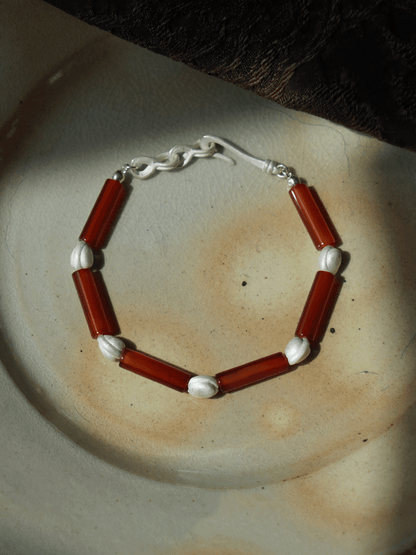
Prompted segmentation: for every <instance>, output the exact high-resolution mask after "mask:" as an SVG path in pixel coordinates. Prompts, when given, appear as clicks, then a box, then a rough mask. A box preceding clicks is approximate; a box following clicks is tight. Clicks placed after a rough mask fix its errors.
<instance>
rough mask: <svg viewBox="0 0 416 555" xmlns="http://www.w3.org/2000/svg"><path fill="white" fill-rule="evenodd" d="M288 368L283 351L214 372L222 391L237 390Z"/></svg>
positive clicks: (283, 371)
mask: <svg viewBox="0 0 416 555" xmlns="http://www.w3.org/2000/svg"><path fill="white" fill-rule="evenodd" d="M288 370H289V363H288V361H287V358H286V357H285V355H284V354H283V353H276V354H274V355H270V356H268V357H264V358H260V359H258V360H254V361H253V362H249V363H247V364H243V365H242V366H237V367H236V368H231V370H226V371H225V372H220V373H219V374H216V375H215V377H216V378H217V381H218V385H219V387H220V390H221V391H222V392H223V393H229V392H230V391H237V390H239V389H243V388H245V387H248V386H249V385H254V384H256V383H259V382H263V381H265V380H269V379H270V378H275V377H276V376H279V375H280V374H284V373H285V372H287V371H288Z"/></svg>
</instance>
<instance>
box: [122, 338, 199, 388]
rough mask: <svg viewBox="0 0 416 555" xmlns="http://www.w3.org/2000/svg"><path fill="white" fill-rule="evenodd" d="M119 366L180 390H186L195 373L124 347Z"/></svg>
mask: <svg viewBox="0 0 416 555" xmlns="http://www.w3.org/2000/svg"><path fill="white" fill-rule="evenodd" d="M119 366H121V368H124V369H125V370H130V372H134V373H135V374H138V375H139V376H143V377H144V378H148V379H149V380H153V381H154V382H158V383H160V384H163V385H166V386H167V387H171V388H172V389H176V391H181V392H183V391H187V389H188V382H189V380H190V379H191V378H192V376H194V375H195V374H192V372H188V371H187V370H182V368H177V367H176V366H172V365H170V364H166V362H162V361H161V360H158V359H157V358H153V357H150V356H149V355H145V354H144V353H141V352H140V351H135V350H133V349H128V348H126V349H124V350H123V352H122V353H121V357H120V363H119Z"/></svg>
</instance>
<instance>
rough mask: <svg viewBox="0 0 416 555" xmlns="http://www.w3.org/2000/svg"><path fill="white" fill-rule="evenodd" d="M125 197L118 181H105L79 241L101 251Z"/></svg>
mask: <svg viewBox="0 0 416 555" xmlns="http://www.w3.org/2000/svg"><path fill="white" fill-rule="evenodd" d="M125 196H126V189H125V187H124V186H123V184H122V183H120V181H116V180H115V179H107V181H106V182H105V183H104V186H103V188H102V189H101V193H100V194H99V196H98V198H97V201H96V203H95V204H94V207H93V209H92V210H91V214H90V215H89V217H88V220H87V222H86V224H85V226H84V229H83V230H82V233H81V235H80V236H79V240H80V241H85V242H86V243H88V245H89V246H90V247H91V248H92V249H101V248H102V247H103V246H104V245H105V243H106V242H107V239H108V237H109V235H110V232H111V228H112V226H113V224H114V220H115V219H116V217H117V214H118V212H119V210H120V208H121V205H122V203H123V200H124V197H125Z"/></svg>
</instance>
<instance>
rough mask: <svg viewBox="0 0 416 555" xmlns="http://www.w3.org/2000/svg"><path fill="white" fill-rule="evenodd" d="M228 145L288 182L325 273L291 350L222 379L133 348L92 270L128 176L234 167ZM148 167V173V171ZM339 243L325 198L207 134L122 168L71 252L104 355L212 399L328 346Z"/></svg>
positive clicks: (109, 182)
mask: <svg viewBox="0 0 416 555" xmlns="http://www.w3.org/2000/svg"><path fill="white" fill-rule="evenodd" d="M217 145H221V146H223V147H225V148H227V149H229V150H231V151H232V152H233V153H234V154H237V155H238V156H240V157H241V158H243V159H244V160H246V161H247V162H249V163H252V164H254V165H256V166H257V167H259V168H260V169H262V170H263V171H265V172H266V173H267V174H269V175H275V176H277V177H279V178H285V179H287V180H288V191H289V196H290V198H291V199H292V201H293V203H294V205H295V207H296V209H297V211H298V213H299V215H300V217H301V220H302V221H303V223H304V225H305V227H306V230H307V232H308V233H309V235H310V237H311V239H312V242H313V244H314V246H315V248H316V249H317V250H318V251H320V255H319V268H320V270H319V271H318V272H317V273H316V275H315V279H314V282H313V284H312V287H311V290H310V292H309V295H308V297H307V300H306V303H305V306H304V309H303V312H302V315H301V317H300V319H299V323H298V326H297V328H296V331H295V336H294V338H293V339H292V340H291V341H289V343H288V345H287V346H286V349H285V352H284V353H282V352H279V353H276V354H273V355H270V356H267V357H264V358H261V359H258V360H255V361H252V362H249V363H247V364H243V365H241V366H238V367H236V368H231V369H230V370H226V371H225V372H220V373H218V374H216V375H215V376H200V375H195V374H193V373H192V372H189V371H187V370H184V369H182V368H178V367H176V366H174V365H170V364H168V363H166V362H163V361H161V360H158V359H157V358H154V357H152V356H150V355H148V354H145V353H142V352H141V351H137V350H134V349H129V348H127V347H126V345H125V344H124V342H123V341H122V340H121V339H120V338H118V337H116V336H117V335H119V333H120V328H119V325H118V322H117V317H116V315H115V312H114V310H113V307H112V304H111V301H110V298H109V295H108V293H107V289H106V287H105V284H104V280H103V278H102V273H101V272H100V271H99V270H93V269H92V267H93V265H94V252H93V251H94V250H100V249H102V248H104V247H105V245H106V244H107V241H108V239H109V236H110V233H111V230H112V227H113V225H114V222H115V219H116V217H117V215H118V213H119V211H120V208H121V206H122V204H123V202H124V199H125V197H126V188H125V186H124V185H123V181H124V178H125V175H126V174H127V173H130V174H131V175H132V176H133V177H136V178H139V179H146V178H147V177H149V176H150V175H152V174H153V173H154V172H155V171H158V170H171V169H174V168H179V167H183V166H186V165H187V164H188V163H189V162H190V160H191V159H192V158H193V157H207V156H213V157H216V158H220V159H222V160H225V161H227V162H231V163H233V161H232V160H231V159H230V158H228V157H227V156H224V155H223V154H220V153H218V152H217V149H216V146H217ZM143 166H145V167H144V169H143ZM338 244H339V238H338V236H337V233H336V231H335V230H334V228H333V226H332V222H331V221H330V220H329V217H328V216H327V214H326V212H325V210H324V208H323V206H321V205H320V202H319V199H317V197H316V195H314V194H313V191H312V190H311V189H310V188H309V187H308V186H307V185H306V184H305V183H300V182H299V180H298V179H297V178H296V177H295V176H294V175H293V174H292V173H291V172H290V171H289V169H288V168H287V167H286V166H284V165H283V164H277V163H276V162H273V161H270V160H260V159H257V158H254V157H252V156H249V155H247V154H246V153H243V152H242V151H241V150H240V149H237V148H236V147H234V146H233V145H231V144H230V143H228V142H226V141H224V140H222V139H219V138H217V137H212V136H205V137H203V138H202V139H201V140H200V141H198V142H197V143H196V145H195V146H194V147H174V148H172V149H171V150H170V151H169V152H166V153H163V154H161V155H160V156H158V157H157V158H156V159H154V160H153V159H149V158H147V157H146V158H145V157H142V158H135V159H133V160H132V162H131V164H127V165H125V166H123V168H122V169H121V170H119V171H117V172H116V173H115V174H114V175H113V178H112V179H107V180H106V181H105V183H104V186H103V188H102V190H101V192H100V194H99V196H98V198H97V201H96V202H95V204H94V207H93V209H92V211H91V213H90V215H89V217H88V219H87V222H86V223H85V226H84V228H83V230H82V232H81V235H80V237H79V242H78V244H77V246H76V247H75V249H74V250H73V252H72V254H71V266H72V267H73V268H74V270H75V271H74V272H73V274H72V278H73V281H74V284H75V288H76V290H77V293H78V296H79V299H80V301H81V306H82V309H83V311H84V314H85V318H86V321H87V324H88V327H89V330H90V333H91V336H92V337H93V338H94V339H97V341H98V346H99V348H100V350H101V352H102V353H103V355H104V356H105V357H107V358H108V359H109V360H112V361H118V362H119V366H120V367H121V368H124V369H125V370H129V371H130V372H133V373H135V374H138V375H140V376H142V377H145V378H148V379H150V380H153V381H155V382H158V383H160V384H162V385H165V386H167V387H170V388H172V389H175V390H177V391H180V392H188V393H189V394H191V395H193V396H194V397H199V398H211V397H214V396H215V395H217V394H218V393H219V392H220V393H223V394H225V393H230V392H233V391H238V390H241V389H243V388H246V387H248V386H251V385H254V384H256V383H259V382H262V381H265V380H268V379H270V378H274V377H276V376H280V375H282V374H285V373H287V372H289V371H291V370H293V366H295V365H297V364H299V363H301V362H303V361H304V360H305V359H306V358H307V357H308V356H309V355H310V353H311V347H317V346H318V344H319V343H320V342H321V341H322V339H323V336H324V333H325V330H326V328H327V326H328V323H329V320H330V317H331V314H332V311H333V309H334V306H335V303H336V300H337V298H338V295H339V292H340V289H341V281H340V279H339V278H338V277H337V276H336V274H337V272H338V270H339V267H340V265H341V262H342V253H341V251H340V250H339V249H338V248H337V245H338Z"/></svg>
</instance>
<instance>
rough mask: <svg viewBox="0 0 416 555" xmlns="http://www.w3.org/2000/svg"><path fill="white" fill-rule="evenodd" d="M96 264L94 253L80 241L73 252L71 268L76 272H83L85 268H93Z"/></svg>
mask: <svg viewBox="0 0 416 555" xmlns="http://www.w3.org/2000/svg"><path fill="white" fill-rule="evenodd" d="M93 264H94V253H93V252H92V249H91V247H90V246H89V245H87V243H85V242H84V241H79V243H78V245H77V246H76V247H75V249H74V250H73V251H72V254H71V266H72V267H73V268H74V269H75V270H82V269H85V268H91V266H92V265H93Z"/></svg>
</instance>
